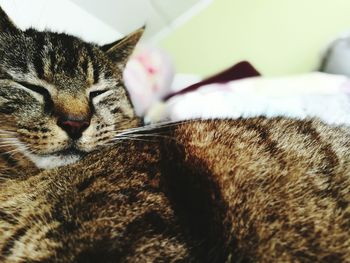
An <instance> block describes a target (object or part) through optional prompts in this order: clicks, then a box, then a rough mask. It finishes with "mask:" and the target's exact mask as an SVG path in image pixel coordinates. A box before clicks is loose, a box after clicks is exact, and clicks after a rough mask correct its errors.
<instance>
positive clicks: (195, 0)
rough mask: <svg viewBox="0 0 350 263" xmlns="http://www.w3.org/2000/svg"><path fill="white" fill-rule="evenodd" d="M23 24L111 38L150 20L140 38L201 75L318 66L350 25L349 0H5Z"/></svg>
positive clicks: (268, 72) (304, 69) (99, 39)
mask: <svg viewBox="0 0 350 263" xmlns="http://www.w3.org/2000/svg"><path fill="white" fill-rule="evenodd" d="M0 5H1V6H2V7H3V8H4V9H5V11H6V12H7V13H8V14H9V15H10V16H11V17H12V18H13V20H15V22H16V23H17V24H18V25H19V26H20V27H22V28H27V27H30V26H33V27H35V28H39V29H44V28H49V29H53V30H57V31H65V32H69V33H73V34H75V35H78V36H81V37H82V38H84V39H86V40H89V41H94V42H97V43H100V44H102V43H107V42H110V41H113V40H115V39H117V38H119V37H121V36H122V35H125V34H126V33H128V32H130V31H132V30H134V29H136V28H138V27H140V26H142V25H143V24H146V25H147V31H146V34H145V37H144V39H143V42H145V43H149V44H151V45H154V46H157V47H160V48H162V49H164V50H165V51H166V52H167V53H168V54H170V56H171V57H172V59H173V61H174V63H175V67H176V71H177V72H181V73H188V74H196V75H199V76H201V77H203V76H207V75H210V74H213V73H216V72H218V71H220V70H222V69H224V68H226V67H228V66H231V65H233V64H234V63H236V62H238V61H240V60H248V61H250V62H251V63H252V64H253V65H254V66H255V67H256V68H257V69H258V70H259V71H260V72H261V73H263V74H264V75H267V76H277V75H289V74H296V73H303V72H309V71H311V70H314V69H316V68H317V66H318V64H319V63H320V58H321V54H322V52H323V51H324V50H325V48H326V46H327V44H328V43H329V42H330V41H331V40H333V39H334V38H336V37H338V36H339V35H342V34H347V32H348V31H349V30H350V14H349V10H350V1H348V0H322V1H319V0H263V1H262V0H127V1H126V0H99V1H95V0H59V1H57V0H30V1H23V0H0Z"/></svg>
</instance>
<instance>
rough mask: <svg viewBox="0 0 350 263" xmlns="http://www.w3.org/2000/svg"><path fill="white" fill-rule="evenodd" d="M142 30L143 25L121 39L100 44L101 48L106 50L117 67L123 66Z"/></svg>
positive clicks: (143, 29) (143, 28)
mask: <svg viewBox="0 0 350 263" xmlns="http://www.w3.org/2000/svg"><path fill="white" fill-rule="evenodd" d="M144 31H145V26H143V27H141V28H139V29H138V30H136V31H134V32H132V33H131V34H129V35H127V36H125V37H123V38H122V39H119V40H117V41H115V42H113V43H110V44H106V45H104V46H102V47H101V49H102V50H103V51H104V52H106V54H107V55H108V57H109V58H110V59H111V60H112V61H113V62H114V63H117V64H118V67H120V68H124V67H125V65H126V62H127V61H128V59H129V57H130V55H131V54H132V52H133V50H134V48H135V46H136V44H137V42H139V40H140V38H141V36H142V34H143V32H144Z"/></svg>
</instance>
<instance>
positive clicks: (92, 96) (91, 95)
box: [89, 89, 109, 100]
mask: <svg viewBox="0 0 350 263" xmlns="http://www.w3.org/2000/svg"><path fill="white" fill-rule="evenodd" d="M107 91H109V90H108V89H105V90H96V91H91V92H90V93H89V98H90V100H92V99H93V98H96V97H98V96H100V95H102V94H104V93H106V92H107Z"/></svg>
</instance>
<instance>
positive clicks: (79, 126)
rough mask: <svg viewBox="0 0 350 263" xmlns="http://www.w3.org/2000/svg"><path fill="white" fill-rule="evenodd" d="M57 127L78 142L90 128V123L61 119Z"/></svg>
mask: <svg viewBox="0 0 350 263" xmlns="http://www.w3.org/2000/svg"><path fill="white" fill-rule="evenodd" d="M57 125H58V126H60V127H61V128H62V129H63V130H65V131H66V132H67V134H68V135H69V137H71V138H72V139H74V140H76V139H79V138H80V137H81V135H82V133H83V131H85V130H86V129H87V128H88V127H89V126H90V121H88V120H74V119H63V118H60V119H58V121H57Z"/></svg>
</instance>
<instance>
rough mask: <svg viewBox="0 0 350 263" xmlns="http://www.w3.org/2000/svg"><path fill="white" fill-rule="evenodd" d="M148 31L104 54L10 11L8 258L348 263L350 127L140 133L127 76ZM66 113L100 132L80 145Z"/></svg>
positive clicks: (0, 159)
mask: <svg viewBox="0 0 350 263" xmlns="http://www.w3.org/2000/svg"><path fill="white" fill-rule="evenodd" d="M141 33H142V29H141V30H139V31H136V32H135V33H133V34H131V35H129V36H127V37H126V38H124V39H122V40H120V41H117V42H114V43H111V44H109V45H106V46H104V47H99V46H97V45H94V44H89V43H85V42H83V41H82V40H80V39H78V38H75V37H72V36H68V35H65V34H57V33H51V32H37V31H35V30H33V29H29V30H27V31H24V32H23V31H21V30H19V29H17V28H16V26H15V25H14V24H13V23H12V22H11V21H10V20H9V18H8V17H7V16H6V14H5V13H4V12H3V11H2V10H1V9H0V58H1V59H0V78H1V79H0V262H4V263H20V262H36V263H41V262H42V263H44V262H48V263H50V262H62V263H63V262H68V263H69V262H72V263H73V262H107V263H108V262H218V263H221V262H276V261H277V262H348V261H349V258H350V208H349V202H350V174H349V161H350V157H348V156H349V154H348V153H349V150H350V143H349V142H350V140H349V139H350V133H349V130H348V128H342V127H329V126H326V125H324V124H322V123H320V122H318V121H317V120H306V121H297V120H290V119H283V118H275V119H265V118H254V119H247V120H243V119H240V120H220V121H219V120H211V121H192V122H185V123H176V124H168V125H164V126H161V127H155V128H154V127H138V128H135V129H132V127H136V126H138V125H139V120H138V119H137V118H136V117H135V115H134V112H133V109H132V107H131V104H130V101H129V99H128V96H127V93H126V91H125V89H124V87H123V84H122V81H121V79H122V77H121V72H122V68H123V67H124V65H125V63H126V60H127V57H128V56H129V54H130V53H131V51H132V49H133V47H134V45H135V44H136V42H137V40H138V39H139V37H140V35H141ZM62 115H63V116H68V117H70V118H73V119H78V120H79V119H86V118H91V124H90V126H89V128H88V129H86V130H85V131H84V132H83V134H82V137H81V138H80V139H79V140H75V141H74V140H72V139H70V138H68V135H67V134H66V133H65V131H64V130H63V129H61V128H60V127H59V126H58V119H59V118H60V117H61V116H62ZM113 142H114V144H112V143H113ZM106 144H112V145H110V146H108V145H106ZM73 146H74V151H72V150H71V148H72V147H73ZM102 146H105V147H102ZM96 149H99V151H94V150H96ZM85 155H86V156H85ZM82 156H85V158H83V159H81V160H80V158H81V157H82ZM72 162H74V164H70V165H67V166H63V167H59V168H55V169H47V170H44V171H40V170H39V168H52V167H54V166H61V165H64V164H68V163H72Z"/></svg>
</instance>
